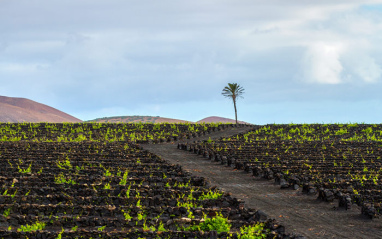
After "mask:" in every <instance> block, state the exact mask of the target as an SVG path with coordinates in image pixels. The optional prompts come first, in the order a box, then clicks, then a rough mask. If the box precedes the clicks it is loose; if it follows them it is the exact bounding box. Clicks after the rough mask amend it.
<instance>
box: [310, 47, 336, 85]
mask: <svg viewBox="0 0 382 239" xmlns="http://www.w3.org/2000/svg"><path fill="white" fill-rule="evenodd" d="M342 51H343V47H342V46H341V45H340V44H330V43H315V44H313V45H311V46H309V48H308V50H307V51H306V53H305V56H304V58H303V67H304V69H303V71H304V78H305V79H306V81H308V82H313V83H322V84H339V83H341V82H342V80H341V73H342V70H343V67H342V64H341V62H340V57H341V53H342Z"/></svg>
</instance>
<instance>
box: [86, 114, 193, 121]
mask: <svg viewBox="0 0 382 239" xmlns="http://www.w3.org/2000/svg"><path fill="white" fill-rule="evenodd" d="M89 122H97V123H138V122H142V123H164V122H167V123H187V122H190V121H186V120H179V119H171V118H163V117H159V116H139V115H134V116H113V117H104V118H97V119H94V120H89Z"/></svg>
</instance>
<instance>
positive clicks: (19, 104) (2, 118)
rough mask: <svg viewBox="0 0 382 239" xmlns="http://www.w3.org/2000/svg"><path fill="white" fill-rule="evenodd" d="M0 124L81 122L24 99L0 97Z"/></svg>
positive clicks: (51, 108) (53, 109)
mask: <svg viewBox="0 0 382 239" xmlns="http://www.w3.org/2000/svg"><path fill="white" fill-rule="evenodd" d="M0 122H9V123H17V122H51V123H62V122H73V123H75V122H82V121H81V120H80V119H77V118H75V117H73V116H71V115H68V114H66V113H64V112H62V111H59V110H57V109H55V108H53V107H50V106H47V105H44V104H40V103H38V102H35V101H33V100H28V99H25V98H14V97H6V96H0Z"/></svg>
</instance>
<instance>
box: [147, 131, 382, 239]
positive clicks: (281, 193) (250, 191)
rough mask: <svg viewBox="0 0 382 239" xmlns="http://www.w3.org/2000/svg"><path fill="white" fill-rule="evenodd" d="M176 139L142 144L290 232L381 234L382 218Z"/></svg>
mask: <svg viewBox="0 0 382 239" xmlns="http://www.w3.org/2000/svg"><path fill="white" fill-rule="evenodd" d="M247 130H249V128H246V127H245V128H232V129H227V130H225V131H219V132H214V133H212V134H210V135H207V136H203V137H200V138H194V139H191V140H189V141H191V142H192V141H194V140H207V139H208V138H209V137H211V139H218V138H219V137H222V136H230V135H234V134H237V133H240V132H244V131H247ZM177 144H178V142H175V143H174V142H173V143H168V144H157V145H142V146H143V148H144V149H147V150H149V151H151V152H153V153H155V154H157V155H159V156H161V157H162V158H163V159H166V160H167V161H168V162H170V163H173V164H180V165H182V167H183V169H184V170H186V171H189V172H191V173H193V174H194V175H195V176H201V177H205V178H206V179H207V181H209V182H210V185H211V186H214V185H216V186H217V187H219V188H220V189H222V190H224V191H226V192H231V193H232V194H233V196H235V197H237V198H241V199H243V200H245V202H246V203H245V204H246V207H249V208H254V209H258V210H262V211H263V212H265V213H266V214H268V215H269V217H271V218H275V219H276V220H277V221H278V222H280V223H281V224H282V225H284V226H285V227H286V231H287V232H289V233H295V234H298V235H303V236H305V237H307V238H382V219H381V218H379V219H373V220H369V219H366V218H364V217H362V216H361V213H360V209H359V208H358V207H357V206H353V207H352V209H351V210H348V211H346V210H342V209H340V210H334V209H333V208H334V207H336V206H338V202H337V201H335V202H333V203H327V202H322V201H320V200H317V199H316V198H317V196H307V195H304V194H301V192H300V191H298V190H297V191H293V190H281V189H280V186H276V185H274V184H273V182H272V181H267V180H262V179H257V178H253V177H252V176H251V175H250V174H247V173H245V172H243V171H237V170H233V169H232V168H230V167H226V166H222V165H221V164H220V163H216V162H211V161H210V160H208V159H205V158H203V157H202V156H198V155H195V154H193V153H190V152H187V151H183V150H179V149H177Z"/></svg>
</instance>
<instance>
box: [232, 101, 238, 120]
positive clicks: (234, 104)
mask: <svg viewBox="0 0 382 239" xmlns="http://www.w3.org/2000/svg"><path fill="white" fill-rule="evenodd" d="M233 107H234V108H235V120H236V124H237V110H236V99H233Z"/></svg>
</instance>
